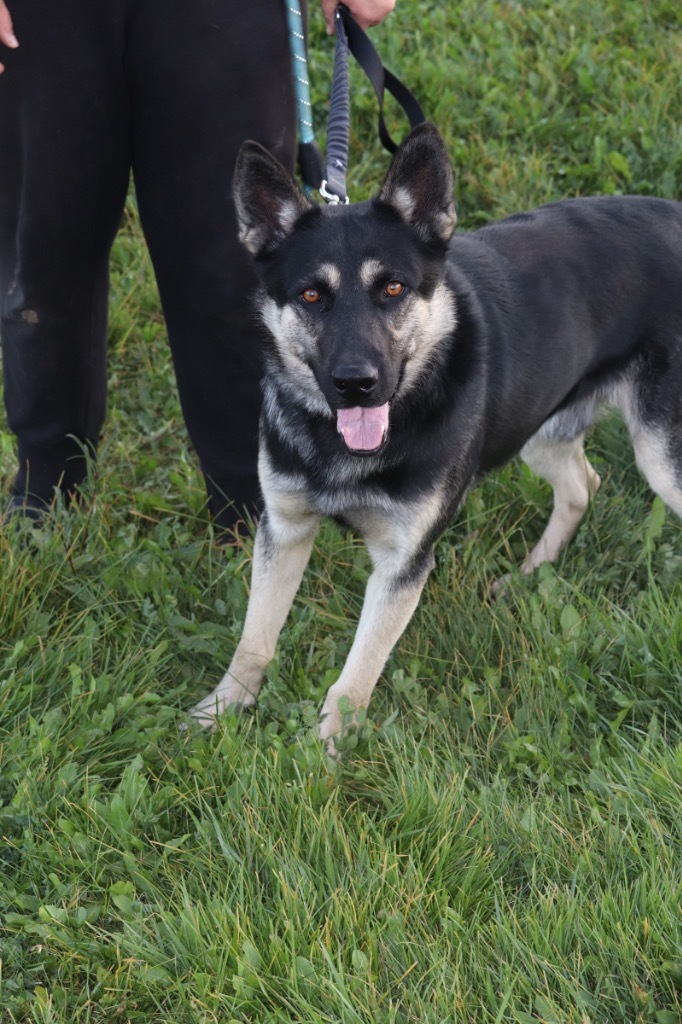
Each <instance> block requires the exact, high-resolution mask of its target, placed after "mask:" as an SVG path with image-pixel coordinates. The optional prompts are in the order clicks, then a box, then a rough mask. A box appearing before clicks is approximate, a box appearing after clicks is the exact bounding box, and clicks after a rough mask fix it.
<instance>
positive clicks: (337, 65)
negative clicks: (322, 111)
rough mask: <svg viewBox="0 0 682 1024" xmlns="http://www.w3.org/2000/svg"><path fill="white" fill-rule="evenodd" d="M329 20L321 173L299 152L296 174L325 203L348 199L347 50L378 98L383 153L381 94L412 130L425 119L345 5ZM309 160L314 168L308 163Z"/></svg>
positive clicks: (389, 143) (388, 143)
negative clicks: (331, 49)
mask: <svg viewBox="0 0 682 1024" xmlns="http://www.w3.org/2000/svg"><path fill="white" fill-rule="evenodd" d="M334 19H335V26H336V51H335V54H334V73H333V77H332V88H331V99H330V105H329V119H328V121H327V159H326V165H325V169H324V175H322V173H320V168H319V161H315V160H312V159H310V158H309V153H308V154H306V157H303V154H301V155H302V159H301V174H302V177H303V180H304V182H305V184H306V185H309V186H310V187H312V188H319V190H320V194H321V195H322V196H323V197H324V199H326V200H327V202H328V203H347V202H348V201H349V200H348V195H347V193H346V172H347V170H348V147H349V137H350V91H349V82H348V54H349V53H351V54H352V55H353V57H354V58H355V59H356V61H357V62H358V64H359V65H360V67H361V68H362V70H363V71H364V72H365V74H366V75H367V77H368V78H369V80H370V83H371V85H372V88H373V89H374V92H375V93H376V97H377V100H378V101H379V124H378V129H379V138H380V140H381V143H382V145H383V146H384V148H385V149H387V150H388V152H389V153H395V151H396V149H397V148H398V146H397V144H396V143H395V142H394V141H393V139H392V138H391V136H390V135H389V132H388V129H387V128H386V123H385V121H384V93H385V92H389V93H390V94H391V96H393V98H394V99H395V100H396V101H397V103H398V104H399V105H400V106H401V107H402V109H403V111H404V113H405V115H406V117H407V119H408V121H409V123H410V128H416V126H417V125H418V124H422V123H423V122H424V121H425V120H426V118H425V117H424V112H423V110H422V108H421V106H420V104H419V103H418V102H417V100H416V98H415V96H414V95H413V93H412V92H411V91H410V90H409V89H408V88H407V86H406V85H404V84H403V83H402V82H401V81H400V79H399V78H397V77H396V76H395V75H394V74H392V73H391V72H390V71H388V70H387V69H386V68H385V67H384V65H383V64H382V62H381V58H380V57H379V54H378V53H377V51H376V49H375V47H374V44H373V43H372V42H371V41H370V39H369V37H368V36H367V34H366V33H365V32H364V31H363V30H362V29H361V28H360V26H359V25H358V23H357V22H356V21H355V20H354V18H353V16H352V15H351V13H350V11H349V9H348V7H346V5H345V4H342V3H340V4H339V5H338V7H337V8H336V13H335V16H334ZM308 145H309V146H310V144H308ZM313 145H314V144H313ZM306 164H307V165H308V166H306ZM315 164H316V165H317V166H311V165H315ZM321 179H322V181H321Z"/></svg>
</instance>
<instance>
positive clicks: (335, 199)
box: [320, 178, 350, 206]
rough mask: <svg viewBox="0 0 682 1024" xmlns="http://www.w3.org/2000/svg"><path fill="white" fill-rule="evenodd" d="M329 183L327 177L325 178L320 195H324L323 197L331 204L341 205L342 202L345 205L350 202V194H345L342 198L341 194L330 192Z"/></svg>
mask: <svg viewBox="0 0 682 1024" xmlns="http://www.w3.org/2000/svg"><path fill="white" fill-rule="evenodd" d="M327 184H328V182H327V179H326V178H325V179H324V181H323V182H322V184H321V185H320V195H321V196H322V198H323V199H326V201H327V202H328V203H329V205H330V206H339V205H341V204H342V203H343V205H344V206H347V205H348V204H349V203H350V199H349V198H348V196H345V198H344V199H342V198H341V196H337V194H336V193H335V192H328V191H327Z"/></svg>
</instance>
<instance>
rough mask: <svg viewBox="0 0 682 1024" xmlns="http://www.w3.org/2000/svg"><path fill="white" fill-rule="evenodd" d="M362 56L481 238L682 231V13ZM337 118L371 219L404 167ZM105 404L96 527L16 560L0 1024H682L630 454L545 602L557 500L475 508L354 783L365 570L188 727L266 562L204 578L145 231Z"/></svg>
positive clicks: (668, 755) (656, 692) (674, 692)
mask: <svg viewBox="0 0 682 1024" xmlns="http://www.w3.org/2000/svg"><path fill="white" fill-rule="evenodd" d="M313 7H314V4H311V11H312V14H311V72H312V76H313V82H314V103H315V112H316V118H317V121H318V126H319V129H320V136H322V135H323V132H324V124H325V115H326V106H325V105H326V102H327V94H328V84H329V75H330V67H331V59H332V44H331V42H330V41H329V40H328V39H327V38H326V36H325V35H324V30H323V24H322V19H321V16H320V15H319V12H317V11H316V10H313ZM374 39H375V42H376V43H377V45H378V46H379V47H380V49H381V52H382V55H383V57H384V60H385V62H386V64H387V65H388V66H389V67H391V68H392V69H394V70H396V71H397V72H398V73H399V74H400V75H401V77H404V78H405V79H406V80H407V81H408V82H409V84H410V85H411V87H412V88H413V89H414V91H415V92H416V93H417V94H418V96H419V98H420V99H421V101H422V104H423V106H424V108H425V110H426V112H427V115H428V116H429V118H430V119H432V120H434V121H435V122H436V123H437V124H438V125H439V127H440V128H441V130H442V131H443V134H444V136H445V138H446V142H447V145H448V148H449V150H450V153H451V155H452V158H453V163H454V166H455V175H456V187H457V195H458V207H459V214H460V227H461V229H462V230H467V229H471V228H475V227H477V226H479V225H481V224H484V223H486V222H487V221H489V220H491V219H493V218H496V217H500V216H503V215H505V214H508V213H512V212H515V211H518V210H520V209H523V208H526V207H529V206H533V205H538V204H540V203H542V202H547V201H551V200H553V199H557V198H561V197H565V196H573V195H579V194H597V193H621V192H635V193H640V194H651V195H660V196H668V197H680V196H682V88H681V82H680V67H682V8H681V7H680V5H679V3H678V2H677V0H650V2H646V0H637V2H635V0H619V2H616V0H604V2H602V3H599V4H595V3H594V0H590V2H589V3H588V2H587V0H559V2H554V3H550V2H544V0H537V2H536V0H528V2H524V3H520V2H514V0H510V2H508V3H502V2H492V0H478V2H475V3H474V2H473V0H460V2H458V3H443V2H438V3H435V2H432V0H422V2H420V3H418V2H417V0H398V9H397V11H396V12H395V14H394V15H393V16H391V18H390V19H389V21H388V22H387V23H386V24H385V25H383V26H381V27H380V28H379V29H377V30H374ZM352 83H353V100H352V114H353V139H352V153H351V161H350V169H349V175H348V184H349V189H350V192H351V197H352V198H353V199H362V198H365V197H366V196H367V195H369V194H371V193H372V192H373V191H375V190H376V189H377V187H378V185H379V183H380V181H381V178H382V175H383V174H384V172H385V169H386V167H387V161H388V158H387V156H386V155H385V154H384V153H382V151H381V150H380V148H379V143H378V141H377V139H376V130H375V120H376V106H375V102H374V98H373V94H372V92H371V89H370V87H369V86H368V85H367V84H366V83H365V82H364V81H363V79H362V76H361V74H360V73H359V72H357V71H356V70H354V72H353V75H352ZM389 123H390V127H391V129H392V131H394V132H395V134H398V135H399V134H400V133H401V132H402V130H403V125H402V122H401V120H400V117H399V116H398V113H397V111H396V110H395V108H392V109H391V110H390V111H389ZM110 375H111V390H110V396H111V397H110V413H109V418H108V421H107V427H106V433H105V437H104V440H103V445H102V451H101V461H100V470H99V475H98V477H97V479H96V480H93V482H92V485H91V489H92V492H93V498H94V499H95V500H94V502H92V503H87V505H86V507H85V508H84V509H83V510H81V511H79V512H67V511H65V510H64V509H57V510H56V511H55V513H54V515H53V516H52V518H51V520H50V522H49V524H48V525H47V526H46V527H45V528H44V529H42V530H39V531H36V532H35V534H34V536H33V538H32V540H31V541H30V543H26V542H25V540H24V539H23V538H22V536H21V535H20V534H19V533H18V532H16V531H12V530H9V531H6V532H5V533H4V534H0V914H1V915H2V924H1V925H0V951H1V952H0V956H1V963H0V968H1V970H0V1021H1V1022H2V1024H18V1022H24V1021H26V1022H36V1024H38V1022H40V1024H56V1022H60V1024H61V1022H64V1024H71V1022H76V1024H85V1022H89V1024H111V1022H118V1021H120V1022H122V1024H127V1022H130V1024H161V1022H168V1024H214V1022H215V1024H218V1022H220V1024H237V1022H239V1024H287V1022H301V1024H370V1022H372V1024H375V1022H379V1024H394V1022H395V1024H413V1022H414V1024H417V1022H419V1024H426V1022H428V1024H507V1022H509V1024H512V1022H514V1024H540V1022H544V1024H621V1022H622V1024H680V1022H682V690H681V684H682V572H681V569H682V534H681V530H680V523H679V520H677V519H676V518H675V517H674V516H673V515H672V513H670V512H666V510H665V508H664V506H663V505H662V504H661V503H660V501H659V500H658V499H654V498H653V496H652V495H651V493H650V491H649V490H648V488H647V486H646V484H645V483H644V482H643V480H642V479H641V477H640V476H639V474H638V472H637V470H636V469H635V468H634V465H633V461H632V456H631V452H630V448H629V445H628V444H627V442H626V438H625V434H624V431H623V429H622V427H621V424H620V423H619V422H618V421H617V420H614V419H609V420H606V421H604V422H603V423H602V424H600V426H599V427H598V429H597V430H596V431H595V433H594V435H593V437H592V439H591V440H590V444H589V453H590V459H591V461H592V463H593V464H594V466H595V468H596V469H597V470H598V472H599V473H600V475H601V476H602V478H603V486H602V488H601V490H600V492H599V494H598V495H597V497H596V499H595V501H594V505H593V507H592V509H591V510H590V512H589V514H588V516H587V517H586V520H585V523H584V524H583V526H582V527H581V529H580V531H579V534H578V536H577V538H576V539H575V541H574V542H573V544H572V545H571V547H570V548H569V549H568V550H567V551H566V553H565V554H564V556H563V557H562V559H561V561H560V562H559V564H558V565H557V566H556V567H544V568H543V569H542V570H541V571H540V572H538V573H537V574H536V575H534V576H533V577H531V578H522V577H520V576H519V574H518V571H515V567H516V566H517V565H518V563H519V562H520V560H521V559H522V558H523V555H524V554H525V552H526V551H527V550H528V549H529V548H530V547H531V546H532V545H533V543H534V542H535V541H536V540H537V537H538V536H539V533H540V532H541V530H542V526H543V523H544V522H545V521H546V518H547V516H548V513H549V508H550V505H551V496H550V494H549V492H548V489H547V488H546V486H545V485H544V484H542V483H540V482H539V481H538V480H537V479H535V478H534V477H533V476H532V475H531V474H530V473H529V472H528V471H526V470H525V469H523V468H522V467H521V466H520V465H519V464H517V463H514V464H512V465H510V466H508V467H506V468H505V469H504V470H502V471H501V472H499V473H496V474H495V475H494V476H491V477H490V478H489V479H488V480H486V481H485V482H484V484H483V485H482V486H481V487H479V488H478V489H477V490H476V491H475V492H473V493H472V494H471V495H470V496H469V498H468V499H467V501H466V504H465V505H464V507H463V508H462V510H461V512H460V513H459V515H458V517H457V521H456V522H454V523H453V525H452V527H451V529H450V530H449V531H448V532H447V534H446V535H445V536H444V537H443V539H442V540H441V542H440V543H439V545H438V548H437V566H436V569H435V571H434V573H433V575H432V577H431V579H430V581H429V583H428V584H427V587H426V589H425V592H424V596H423V599H422V603H421V605H420V607H419V609H418V611H417V613H416V615H415V617H414V620H413V622H412V623H411V624H410V626H409V627H408V630H407V631H406V633H405V635H404V637H403V638H402V640H401V642H400V643H399V645H398V647H397V648H396V650H395V651H394V653H393V655H392V657H391V659H390V661H389V663H388V665H387V668H386V671H385V672H384V676H383V678H382V681H381V683H380V685H379V687H378V688H377V691H376V693H375V696H374V699H373V703H372V705H371V708H370V712H369V716H368V719H367V721H366V722H365V723H364V725H363V726H362V728H361V729H360V731H359V733H358V734H357V735H355V736H353V737H350V738H349V740H348V741H347V742H346V749H345V752H344V755H343V758H342V759H341V761H340V762H339V763H338V764H336V765H334V764H332V763H331V762H329V761H328V760H327V759H326V757H325V754H324V751H323V750H322V748H321V746H320V744H319V742H318V740H317V738H316V732H315V719H316V711H317V708H318V706H319V704H320V702H321V699H322V697H323V694H324V692H325V690H326V688H327V687H328V686H329V684H330V683H331V682H332V681H333V680H334V679H335V678H336V676H337V674H338V672H339V670H340V666H341V665H342V663H343V660H344V657H345V654H346V652H347V651H348V648H349V645H350V642H351V638H352V635H353V630H354V623H355V621H356V619H357V615H358V612H359V608H360V604H361V600H362V593H363V586H364V582H365V580H366V576H367V570H368V560H367V557H366V554H365V552H364V548H363V546H362V544H361V543H359V541H358V540H357V539H354V538H353V537H351V536H349V535H345V534H342V533H340V532H339V531H338V530H336V528H334V527H332V526H325V528H324V529H323V531H322V533H321V534H320V538H319V541H318V543H317V545H316V549H315V553H314V556H313V560H312V563H311V566H310V569H309V571H308V573H307V575H306V577H305V580H304V583H303V587H302V590H301V594H300V597H299V599H298V601H297V603H296V605H295V608H294V610H293V612H292V615H291V617H290V620H289V623H288V625H287V628H286V629H285V632H284V634H283V637H282V642H281V644H280V648H279V653H278V657H277V660H276V661H275V663H274V664H273V665H272V666H271V668H270V670H269V672H268V680H267V684H266V686H265V687H264V690H263V694H262V698H261V700H260V702H259V705H258V708H257V710H256V711H254V712H252V713H249V714H246V715H244V716H243V717H242V718H241V719H239V720H236V719H226V720H225V721H223V722H222V723H221V725H220V728H219V729H218V730H217V731H216V732H215V733H213V734H205V733H202V732H199V731H196V730H193V729H191V730H189V731H187V732H184V731H182V730H181V728H180V726H181V725H182V723H183V722H184V721H185V715H184V712H185V710H186V709H187V707H188V706H190V705H191V704H192V703H193V702H194V701H195V700H196V699H197V698H198V697H199V696H201V695H203V694H204V693H206V692H207V691H208V689H210V688H211V687H212V686H213V685H214V684H215V682H216V681H217V678H218V675H219V673H221V672H222V670H223V669H224V668H225V665H226V664H227V661H228V660H229V657H230V654H231V652H232V649H233V648H234V645H235V643H236V641H237V639H238V636H239V632H240V625H241V622H242V619H243V615H244V611H245V605H246V598H247V593H248V580H249V568H250V558H251V542H250V541H244V542H243V543H242V544H241V545H240V546H238V547H235V548H232V549H227V550H223V549H220V548H218V547H217V546H216V545H215V543H214V540H213V536H212V531H211V526H210V523H209V520H208V516H207V514H206V510H205V505H204V494H203V486H202V482H201V478H200V474H199V472H198V469H197V464H196V460H195V457H194V455H193V453H192V451H191V450H190V448H189V446H188V443H187V439H186V435H185V432H184V427H183V425H182V421H181V417H180V413H179V405H178V400H177V395H176V391H175V384H174V379H173V374H172V369H171V365H170V359H169V355H168V350H167V345H166V339H165V334H164V324H163V317H162V314H161V311H160V306H159V302H158V297H157V294H156V291H155V287H154V283H153V275H152V273H151V269H150V265H149V260H148V257H147V255H146V251H145V249H144V245H143V243H142V241H141V235H140V231H139V225H138V220H137V215H136V209H135V204H134V200H133V199H132V198H131V200H130V202H129V204H128V208H127V212H126V217H125V222H124V224H123V227H122V230H121V233H120V235H119V237H118V239H117V242H116V244H115V248H114V252H113V257H112V300H111V353H110ZM12 473H13V444H12V438H11V435H10V434H9V432H8V430H7V428H6V422H5V421H4V420H0V485H2V487H3V489H4V490H6V489H7V486H8V485H9V482H10V480H11V476H12ZM508 572H511V579H510V583H509V586H508V587H507V589H506V591H505V593H504V596H503V598H502V599H500V600H497V601H491V600H490V599H489V596H488V594H489V588H490V584H491V583H492V581H494V580H495V579H497V578H499V577H500V576H503V575H504V574H506V573H508Z"/></svg>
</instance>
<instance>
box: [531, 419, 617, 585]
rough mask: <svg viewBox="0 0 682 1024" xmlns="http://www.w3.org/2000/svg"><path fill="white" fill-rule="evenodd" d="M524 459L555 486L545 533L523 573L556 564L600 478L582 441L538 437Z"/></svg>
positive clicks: (532, 439)
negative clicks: (547, 564) (548, 563)
mask: <svg viewBox="0 0 682 1024" xmlns="http://www.w3.org/2000/svg"><path fill="white" fill-rule="evenodd" d="M521 458H522V459H523V461H524V462H525V463H526V465H527V466H529V467H530V468H531V469H532V470H533V472H535V473H537V474H538V476H541V477H543V478H544V479H545V480H547V482H548V483H550V484H551V485H552V490H553V491H554V508H553V510H552V514H551V516H550V519H549V522H548V523H547V526H546V527H545V530H544V533H543V534H542V536H541V537H540V540H539V541H538V542H537V544H536V545H535V547H534V548H533V550H532V551H531V552H530V553H529V554H528V555H527V556H526V558H525V559H524V561H523V563H522V565H521V572H522V573H530V572H532V571H533V569H537V567H538V566H539V565H541V564H542V563H543V562H555V561H556V560H557V558H558V557H559V553H560V552H561V550H562V548H564V547H565V546H566V544H568V542H569V541H570V540H571V538H572V537H573V535H574V534H575V532H576V530H577V529H578V526H579V524H580V521H581V519H582V517H583V516H584V514H585V512H586V511H587V507H588V505H589V503H590V498H591V497H592V496H593V495H594V494H596V492H597V490H598V488H599V484H600V482H601V481H600V479H599V476H598V475H597V473H596V472H595V471H594V469H593V468H592V466H591V465H590V463H589V462H588V461H587V458H586V456H585V452H584V451H583V438H582V435H581V436H580V437H577V438H575V439H574V440H572V441H560V440H553V439H547V438H543V437H541V436H538V435H535V436H534V437H532V438H531V439H530V441H528V443H527V444H526V445H525V447H524V448H523V449H522V450H521Z"/></svg>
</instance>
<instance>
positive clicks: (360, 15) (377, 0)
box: [0, 0, 395, 35]
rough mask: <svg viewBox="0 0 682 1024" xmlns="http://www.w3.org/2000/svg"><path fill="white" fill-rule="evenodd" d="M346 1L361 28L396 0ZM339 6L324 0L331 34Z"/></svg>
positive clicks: (376, 19)
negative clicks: (335, 13) (335, 12)
mask: <svg viewBox="0 0 682 1024" xmlns="http://www.w3.org/2000/svg"><path fill="white" fill-rule="evenodd" d="M0 3H2V0H0ZM344 3H345V4H346V7H348V8H349V10H350V12H351V14H352V15H353V17H354V18H355V20H356V21H357V23H358V25H359V26H360V27H361V28H371V27H372V25H378V24H379V22H380V21H383V20H384V18H385V17H386V15H387V14H390V13H391V11H392V10H393V8H394V7H395V0H344ZM337 7H338V0H322V13H323V14H324V20H325V21H326V23H327V32H328V33H329V35H333V33H334V11H335V10H336V8H337Z"/></svg>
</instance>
